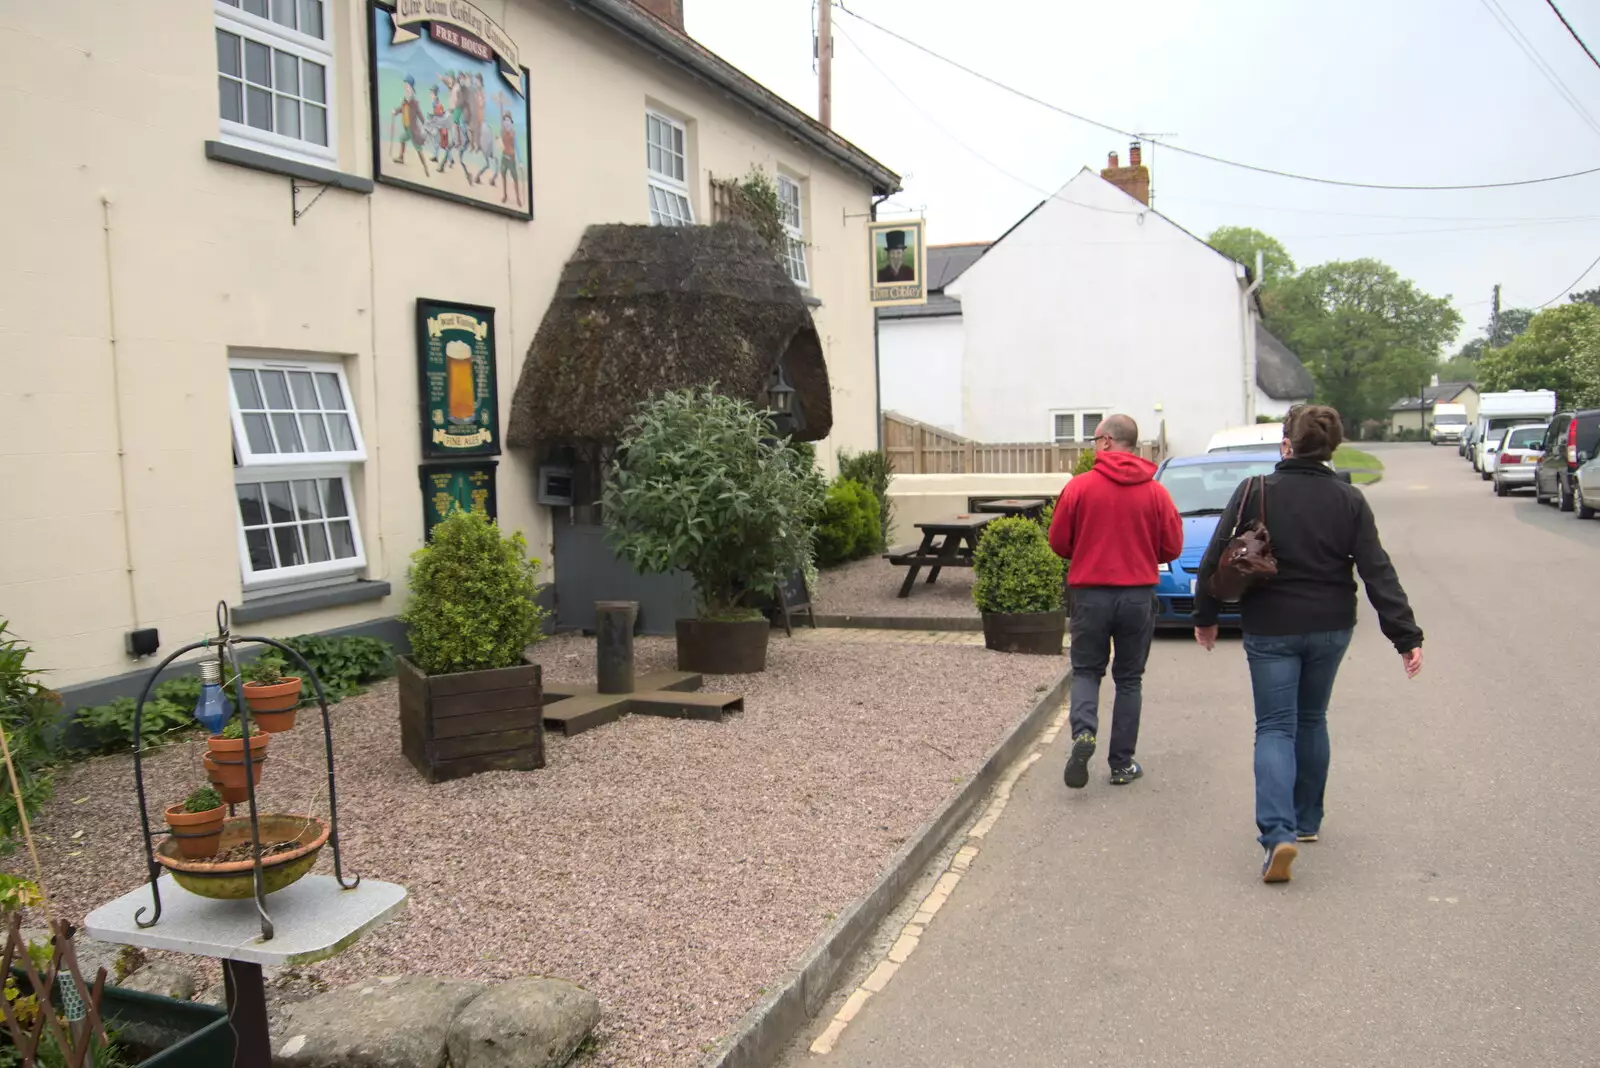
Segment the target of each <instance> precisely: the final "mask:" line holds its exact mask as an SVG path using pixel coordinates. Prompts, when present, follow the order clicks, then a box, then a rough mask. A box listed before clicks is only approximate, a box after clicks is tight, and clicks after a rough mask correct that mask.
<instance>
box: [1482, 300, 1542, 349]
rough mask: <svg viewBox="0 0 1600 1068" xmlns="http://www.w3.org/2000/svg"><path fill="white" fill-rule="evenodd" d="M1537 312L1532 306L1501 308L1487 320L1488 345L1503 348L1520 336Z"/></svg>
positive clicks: (1492, 347) (1493, 347)
mask: <svg viewBox="0 0 1600 1068" xmlns="http://www.w3.org/2000/svg"><path fill="white" fill-rule="evenodd" d="M1538 314H1539V313H1538V312H1536V311H1534V310H1533V309H1532V308H1501V309H1500V314H1499V316H1498V317H1495V318H1492V319H1490V320H1489V329H1488V330H1487V331H1486V332H1487V333H1488V335H1489V337H1488V342H1487V344H1488V347H1489V348H1491V349H1503V348H1505V347H1506V346H1507V345H1509V344H1511V343H1512V342H1513V341H1515V340H1516V339H1517V338H1519V337H1521V336H1522V334H1523V333H1524V332H1525V331H1526V330H1527V329H1528V327H1529V326H1530V325H1531V324H1532V323H1533V317H1534V316H1535V315H1538Z"/></svg>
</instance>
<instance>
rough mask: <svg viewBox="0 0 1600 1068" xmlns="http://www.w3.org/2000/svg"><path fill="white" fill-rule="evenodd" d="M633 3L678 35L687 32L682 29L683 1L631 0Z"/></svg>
mask: <svg viewBox="0 0 1600 1068" xmlns="http://www.w3.org/2000/svg"><path fill="white" fill-rule="evenodd" d="M633 2H634V3H636V4H638V5H639V6H640V7H642V8H644V9H645V10H646V11H648V12H650V14H652V15H654V16H655V17H656V18H658V19H660V20H661V21H662V22H665V23H666V24H667V25H668V26H671V27H672V28H673V29H675V30H677V31H678V32H679V33H687V32H688V31H686V30H685V29H684V28H683V0H633Z"/></svg>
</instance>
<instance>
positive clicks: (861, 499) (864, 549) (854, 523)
mask: <svg viewBox="0 0 1600 1068" xmlns="http://www.w3.org/2000/svg"><path fill="white" fill-rule="evenodd" d="M879 515H880V506H879V503H878V498H877V497H876V496H874V495H873V493H872V490H870V489H868V488H867V487H866V486H864V485H862V484H861V483H859V482H857V481H855V480H854V479H849V478H844V477H842V476H841V477H840V478H837V479H834V481H833V485H831V486H829V487H828V495H827V497H826V499H825V500H824V501H823V505H822V519H821V521H820V522H818V524H817V541H816V545H817V562H818V563H820V564H821V565H822V566H823V567H833V566H834V565H836V564H842V563H846V562H847V561H850V560H859V559H861V558H862V557H864V556H870V555H872V554H873V553H875V552H877V551H878V550H879V549H880V548H881V547H882V545H883V528H882V527H881V526H879V518H878V517H879Z"/></svg>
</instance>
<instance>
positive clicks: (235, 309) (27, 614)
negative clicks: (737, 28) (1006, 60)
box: [0, 0, 899, 709]
mask: <svg viewBox="0 0 1600 1068" xmlns="http://www.w3.org/2000/svg"><path fill="white" fill-rule="evenodd" d="M0 34H7V35H11V36H12V37H13V38H14V40H13V41H12V42H11V43H12V44H13V45H14V47H15V49H25V50H26V52H27V54H28V55H29V57H30V62H29V67H30V69H37V70H39V71H41V72H43V71H52V72H53V73H51V74H50V76H49V77H48V78H46V79H44V80H43V81H42V82H36V81H32V80H28V81H24V82H18V81H15V80H13V81H12V82H11V83H9V84H8V86H7V88H5V89H3V90H0V94H5V95H4V98H3V100H0V103H3V105H5V110H6V113H7V114H10V115H13V116H18V117H20V118H21V119H22V121H24V122H26V123H33V124H35V125H34V126H33V127H32V128H31V129H30V130H27V131H24V138H23V140H24V142H25V143H27V144H28V145H29V146H30V151H29V161H28V165H27V166H26V167H22V168H15V169H13V171H12V172H11V174H10V176H9V178H8V181H9V183H10V184H9V188H10V189H12V190H13V195H12V198H11V200H12V204H13V207H14V209H15V210H14V211H13V212H12V214H11V225H10V226H9V227H8V230H7V246H8V255H7V256H6V257H5V262H4V265H3V267H0V271H3V272H4V282H3V284H0V308H3V315H4V321H5V322H6V323H7V329H8V331H9V335H10V336H9V344H7V346H6V347H5V350H4V351H5V356H4V359H5V373H4V375H3V377H0V383H3V384H0V398H3V401H4V412H5V415H6V420H5V422H6V425H7V426H8V427H9V428H10V431H9V433H7V434H5V435H4V436H3V437H0V453H3V455H0V485H4V487H5V489H6V492H5V494H4V498H5V500H6V501H7V502H8V503H7V508H6V510H5V513H4V515H0V618H5V619H8V620H9V622H10V627H11V629H12V630H13V631H14V632H15V633H16V634H18V635H20V636H23V637H24V638H26V640H27V641H28V643H29V644H30V645H31V646H32V647H33V649H34V650H35V654H34V657H33V662H36V663H38V664H39V665H40V666H42V667H44V668H47V669H48V670H49V671H50V676H49V678H50V680H51V682H52V684H53V685H55V686H56V687H58V688H60V689H62V690H63V695H64V697H65V698H66V703H67V707H68V708H69V709H70V708H73V707H77V706H81V705H84V704H92V703H98V702H101V701H104V700H107V699H108V698H110V697H112V696H116V695H119V694H124V693H130V692H133V690H134V689H135V688H136V686H135V683H136V681H137V682H142V677H141V676H140V675H139V674H138V672H139V669H140V667H141V665H143V666H148V665H149V664H150V663H152V662H153V661H151V660H150V659H149V658H150V657H151V656H152V655H158V654H164V651H168V650H170V649H172V648H175V647H177V646H178V645H181V644H183V643H186V642H188V641H191V640H195V639H197V638H199V637H201V636H203V635H205V634H206V633H208V632H210V631H212V630H213V628H214V626H215V619H214V607H215V605H216V603H217V601H218V600H219V599H220V600H224V601H226V602H227V603H228V605H230V606H231V608H232V611H233V619H234V623H235V627H236V629H238V630H240V631H245V632H253V633H259V634H264V635H267V636H278V637H281V636H286V635H294V634H305V633H318V632H338V633H370V634H376V635H378V636H380V637H383V638H385V639H388V640H390V641H397V642H398V641H399V640H400V639H401V638H402V631H401V628H400V626H399V625H398V624H397V623H396V621H395V616H396V615H397V614H398V613H399V611H400V610H401V608H402V606H403V604H404V600H405V593H406V591H405V578H406V568H407V565H408V562H409V558H410V555H411V553H412V552H413V551H415V550H416V549H417V548H418V547H419V546H420V545H422V544H423V542H424V540H425V538H426V537H427V532H428V530H429V528H430V526H431V524H432V523H433V522H436V521H437V520H438V518H439V517H440V516H442V515H444V514H448V512H449V510H450V509H452V508H454V507H457V506H459V507H463V508H471V509H479V510H481V511H484V512H486V513H487V514H489V515H492V516H494V517H495V518H497V519H498V521H499V522H500V523H501V524H502V525H503V526H504V527H506V528H507V529H509V530H520V531H522V532H523V533H524V535H525V536H526V537H527V539H528V543H529V546H530V550H531V552H532V553H533V554H534V555H536V556H537V557H539V559H540V560H541V561H543V562H544V564H545V568H546V574H545V580H546V582H547V583H548V586H547V587H546V590H545V596H547V597H548V598H550V599H551V601H552V602H553V603H554V604H555V606H556V608H557V611H558V617H559V622H560V624H562V625H565V626H577V627H581V626H584V625H585V623H586V614H587V613H588V612H589V611H590V603H592V600H593V599H594V597H595V596H608V597H628V598H634V599H639V600H641V601H642V602H643V604H644V610H643V618H642V622H643V623H644V624H645V626H646V629H649V630H654V631H658V632H661V631H666V630H669V629H670V627H671V625H672V619H671V617H672V616H673V615H674V614H675V612H676V611H677V610H678V607H677V606H679V605H680V604H682V603H683V600H684V598H685V597H686V586H685V585H684V584H683V583H682V582H676V581H674V576H664V577H662V576H658V577H653V578H651V579H640V578H639V577H638V576H636V575H632V574H631V573H630V572H628V571H627V570H626V569H625V568H620V565H618V564H617V562H616V561H615V559H614V558H612V557H610V556H609V552H608V550H606V549H605V546H604V544H603V541H602V540H601V539H600V538H599V536H598V531H599V527H598V525H597V522H598V516H597V514H596V511H595V508H594V504H595V499H596V497H597V494H598V479H599V472H600V470H601V465H602V464H603V462H604V459H605V456H606V448H607V443H608V441H611V440H614V437H615V434H616V433H617V430H618V428H619V427H620V425H621V424H622V422H624V421H625V420H626V418H627V416H628V415H629V414H630V412H631V410H632V409H631V406H633V405H636V404H637V403H638V402H639V401H640V400H643V399H644V398H645V397H647V396H648V395H650V393H652V392H655V391H658V390H660V389H666V388H676V387H681V386H692V385H700V384H705V383H709V382H712V381H716V382H718V383H719V388H725V389H727V390H729V391H731V392H736V393H737V394H739V395H742V396H746V397H748V398H749V399H751V400H754V401H756V402H758V403H764V402H765V399H766V398H769V397H772V396H775V395H776V394H777V393H783V394H784V395H785V397H786V398H788V397H792V398H793V405H792V408H791V412H792V415H791V418H792V419H793V420H794V423H793V425H792V426H791V428H790V429H792V430H793V432H794V433H795V435H796V436H797V437H801V438H803V439H806V440H814V441H815V442H816V445H817V455H818V460H819V462H820V463H821V464H822V465H823V466H824V468H825V469H828V470H830V471H831V470H832V469H833V468H834V467H835V465H836V461H837V456H838V453H839V451H840V450H845V449H848V450H853V451H857V450H864V449H872V448H875V447H876V445H877V433H878V431H877V423H878V408H879V405H878V392H877V381H876V374H875V370H876V366H875V357H874V352H875V346H874V330H873V320H874V308H873V282H874V280H875V274H874V271H873V256H872V254H871V252H870V239H869V232H868V230H869V225H870V223H871V221H872V218H873V215H874V209H875V206H876V204H877V203H878V202H880V201H881V200H882V199H883V198H885V197H887V196H888V195H890V194H892V193H894V192H895V191H897V190H898V189H899V179H898V177H897V176H896V175H895V174H894V173H893V172H892V171H890V170H889V169H888V168H887V167H885V166H884V165H883V164H881V163H879V162H877V161H876V160H874V159H873V158H872V157H870V156H868V155H867V154H866V153H865V152H863V151H862V150H861V149H859V148H857V147H856V146H854V145H852V144H851V143H850V142H848V141H846V140H844V139H843V138H841V137H839V136H838V135H836V134H834V133H833V132H832V131H830V130H828V129H827V128H825V127H823V126H821V125H820V124H819V123H817V122H816V121H815V120H813V119H811V118H810V117H809V116H807V115H806V114H805V113H804V112H802V111H800V110H799V109H797V108H795V107H794V106H792V105H790V104H788V103H786V102H785V101H783V100H781V99H779V98H778V97H777V96H776V95H774V94H773V93H771V92H770V91H768V90H766V89H764V88H763V87H761V86H760V85H758V84H757V83H756V82H754V81H753V80H751V79H750V78H749V77H747V76H746V75H744V74H743V73H741V72H740V71H739V70H737V69H736V68H734V67H733V66H731V65H730V64H729V63H727V62H726V61H725V60H723V59H721V58H720V57H718V56H717V55H715V54H714V53H712V52H710V51H709V50H707V49H706V48H704V47H703V46H701V45H700V44H698V43H697V42H696V41H695V40H694V39H693V38H692V37H690V36H689V35H688V33H687V32H686V31H685V29H684V23H683V5H682V3H681V0H494V2H489V0H482V6H475V5H474V4H473V3H470V2H468V0H448V2H445V0H396V2H395V3H394V4H392V5H391V4H383V3H376V2H369V0H213V3H212V4H210V5H209V6H205V7H200V6H196V5H194V4H192V3H189V2H186V0H150V2H148V3H140V4H104V3H101V2H98V0H55V2H52V3H48V4H28V5H22V6H21V7H19V8H18V9H17V11H16V12H15V13H14V15H13V16H12V17H11V18H10V19H9V20H8V25H7V26H5V27H4V28H0ZM756 169H760V170H761V171H763V172H764V173H765V174H766V175H767V176H768V177H769V178H770V179H771V180H772V181H773V182H774V183H775V186H776V189H777V192H778V197H779V205H780V209H781V210H780V214H781V221H782V228H783V238H782V241H781V248H779V249H776V250H774V249H773V248H772V247H771V245H770V244H763V243H761V242H758V241H757V239H756V238H755V234H754V231H753V230H752V229H751V228H749V227H747V226H745V225H743V224H742V223H741V222H740V221H738V216H739V215H740V208H739V204H740V201H739V198H737V197H735V196H732V195H730V190H731V189H733V188H734V183H738V182H740V181H742V180H743V179H745V178H746V177H747V176H748V175H750V174H751V173H752V172H753V171H754V170H756ZM683 228H687V229H683ZM596 264H600V265H605V266H606V267H607V270H605V271H601V272H599V273H598V274H594V272H592V271H590V267H592V266H593V265H596ZM579 265H587V266H579ZM585 272H588V273H585ZM591 274H594V278H595V279H596V280H595V281H593V282H589V281H587V280H588V279H589V278H590V277H591ZM586 310H587V311H588V312H590V313H595V312H598V314H586ZM707 323H715V324H717V325H715V326H707V325H705V324H707ZM608 324H609V325H608ZM669 327H670V328H671V330H674V331H679V332H680V336H679V337H678V340H677V341H676V342H675V344H676V345H677V346H678V348H677V350H676V352H677V358H674V359H671V360H663V359H661V356H662V355H663V354H662V352H661V350H660V348H659V339H660V337H661V336H662V332H663V331H666V330H667V329H668V328H669ZM689 330H700V331H701V333H700V334H699V335H694V334H690V333H683V332H684V331H689ZM689 354H692V358H691V357H690V355H689ZM585 382H588V383H591V384H592V383H595V382H602V383H609V386H608V387H607V388H608V392H607V393H606V394H604V395H602V394H600V393H596V392H593V391H589V392H585V387H584V386H583V385H582V384H583V383H585Z"/></svg>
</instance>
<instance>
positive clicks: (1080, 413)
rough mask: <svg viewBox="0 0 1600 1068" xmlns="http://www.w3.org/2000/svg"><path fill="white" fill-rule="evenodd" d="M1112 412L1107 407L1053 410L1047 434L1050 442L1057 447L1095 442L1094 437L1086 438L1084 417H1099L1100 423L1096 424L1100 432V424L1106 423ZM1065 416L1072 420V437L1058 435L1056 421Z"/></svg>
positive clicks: (1051, 410)
mask: <svg viewBox="0 0 1600 1068" xmlns="http://www.w3.org/2000/svg"><path fill="white" fill-rule="evenodd" d="M1111 412H1112V409H1111V408H1110V407H1108V406H1106V405H1098V406H1090V407H1087V408H1051V409H1050V426H1049V429H1048V431H1047V433H1048V434H1049V435H1050V441H1051V442H1052V443H1053V444H1056V445H1087V444H1090V443H1092V442H1093V441H1094V438H1093V437H1092V436H1091V437H1084V431H1083V417H1084V416H1086V415H1097V416H1099V417H1100V419H1099V422H1097V423H1096V424H1095V430H1097V431H1098V430H1099V429H1100V424H1101V423H1104V422H1105V421H1106V416H1107V415H1109V414H1111ZM1063 415H1065V416H1069V417H1070V418H1071V419H1072V436H1071V437H1065V438H1063V437H1058V436H1057V435H1056V420H1057V419H1058V418H1059V417H1061V416H1063Z"/></svg>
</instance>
